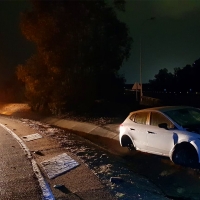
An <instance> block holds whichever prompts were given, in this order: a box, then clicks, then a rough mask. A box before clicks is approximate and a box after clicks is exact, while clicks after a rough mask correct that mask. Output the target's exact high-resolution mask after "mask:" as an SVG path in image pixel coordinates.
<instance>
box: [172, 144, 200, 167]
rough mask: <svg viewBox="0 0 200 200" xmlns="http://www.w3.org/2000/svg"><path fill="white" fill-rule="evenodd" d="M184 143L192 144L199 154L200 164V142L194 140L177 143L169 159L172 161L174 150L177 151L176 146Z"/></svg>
mask: <svg viewBox="0 0 200 200" xmlns="http://www.w3.org/2000/svg"><path fill="white" fill-rule="evenodd" d="M183 142H188V143H190V144H191V145H192V146H193V147H194V148H195V149H196V151H197V154H198V158H199V163H200V140H192V141H181V142H179V143H176V144H175V145H174V147H173V148H172V149H171V151H170V153H169V158H170V160H172V155H173V153H174V150H175V149H176V146H177V145H180V144H181V143H183Z"/></svg>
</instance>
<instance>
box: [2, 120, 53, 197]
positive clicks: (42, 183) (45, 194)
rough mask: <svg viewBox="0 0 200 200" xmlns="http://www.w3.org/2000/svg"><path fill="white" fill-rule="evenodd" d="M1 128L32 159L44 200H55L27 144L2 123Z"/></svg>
mask: <svg viewBox="0 0 200 200" xmlns="http://www.w3.org/2000/svg"><path fill="white" fill-rule="evenodd" d="M0 126H1V127H2V128H4V129H5V130H6V131H8V132H9V133H10V134H11V135H12V136H13V137H14V138H15V139H16V140H17V142H18V143H19V144H20V146H21V147H22V148H23V149H24V151H25V153H26V155H27V157H28V158H29V159H30V161H31V164H32V167H33V171H34V173H35V175H36V177H37V179H38V181H39V184H40V187H41V189H42V193H43V197H44V200H55V198H54V196H53V193H52V191H51V189H50V187H49V185H48V183H47V182H46V181H45V179H44V177H43V176H42V173H41V171H40V169H39V167H38V165H37V163H36V161H35V160H34V159H33V157H32V155H31V153H30V151H29V149H28V147H27V146H26V144H25V143H24V142H23V141H22V140H21V139H20V138H19V137H18V136H17V135H16V134H15V133H14V132H13V131H11V130H10V129H9V128H7V127H6V126H4V125H3V124H1V123H0Z"/></svg>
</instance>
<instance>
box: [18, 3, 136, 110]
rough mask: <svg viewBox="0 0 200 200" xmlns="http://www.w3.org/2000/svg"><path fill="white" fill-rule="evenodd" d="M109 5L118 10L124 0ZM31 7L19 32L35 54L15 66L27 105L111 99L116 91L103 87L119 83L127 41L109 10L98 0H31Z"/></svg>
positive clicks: (55, 106)
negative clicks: (22, 83)
mask: <svg viewBox="0 0 200 200" xmlns="http://www.w3.org/2000/svg"><path fill="white" fill-rule="evenodd" d="M114 3H115V4H114V5H115V6H116V7H117V8H119V9H121V10H123V5H124V0H115V2H114ZM32 5H33V7H32V10H31V11H27V12H25V13H23V14H22V18H21V19H22V20H21V30H22V33H23V35H24V36H25V37H26V39H27V40H29V41H31V42H33V43H34V44H35V46H36V49H37V53H36V55H34V56H32V57H31V58H30V59H29V60H28V61H27V62H26V63H25V64H23V65H20V66H18V68H17V75H18V78H19V79H20V80H22V81H23V82H24V83H25V85H26V96H27V98H28V100H29V101H30V104H31V106H32V107H33V108H35V109H37V108H38V107H40V106H41V105H48V107H49V108H50V110H51V111H52V112H53V113H58V112H60V111H61V109H62V108H72V107H73V106H74V107H76V108H77V107H78V106H79V105H82V106H86V105H90V104H91V102H93V101H94V100H95V99H96V98H104V99H109V98H111V97H112V98H115V97H116V94H117V95H118V93H112V95H110V93H109V92H108V91H113V90H114V91H120V88H121V87H122V84H121V85H120V87H119V83H122V82H123V80H124V79H123V78H121V77H119V76H118V73H117V72H118V70H119V69H120V67H121V65H122V63H123V61H124V59H127V58H128V57H129V52H130V46H131V41H132V40H131V38H130V37H129V35H128V29H127V27H126V25H125V24H124V23H122V22H120V21H119V20H118V19H117V17H116V14H115V12H114V10H113V8H111V7H109V6H108V5H107V4H106V3H105V1H104V0H99V1H76V0H74V1H72V0H66V1H38V0H32ZM110 77H112V78H111V79H110ZM118 79H119V81H117V80H118ZM110 80H113V81H112V82H111V81H110ZM117 88H118V89H117Z"/></svg>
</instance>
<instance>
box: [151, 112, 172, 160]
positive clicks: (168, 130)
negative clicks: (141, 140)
mask: <svg viewBox="0 0 200 200" xmlns="http://www.w3.org/2000/svg"><path fill="white" fill-rule="evenodd" d="M159 126H161V127H159ZM164 126H165V127H164ZM175 129H176V128H175V126H174V125H173V123H172V122H171V121H170V120H169V119H168V118H167V117H166V116H164V115H163V114H162V113H159V112H151V114H150V121H149V127H148V130H147V149H148V151H149V152H151V153H155V154H160V155H167V156H168V155H169V152H170V150H171V149H172V148H173V146H174V137H175V133H174V131H175Z"/></svg>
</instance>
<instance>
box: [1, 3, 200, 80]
mask: <svg viewBox="0 0 200 200" xmlns="http://www.w3.org/2000/svg"><path fill="white" fill-rule="evenodd" d="M28 5H29V4H28V3H27V2H26V1H23V0H15V1H8V0H6V1H2V0H1V1H0V26H1V29H0V70H1V73H0V78H1V79H2V78H3V77H6V76H5V74H6V75H7V73H8V71H10V69H13V72H14V69H15V67H16V66H17V65H18V64H20V63H24V61H25V60H26V59H27V58H29V57H30V55H31V52H32V51H31V44H30V43H29V42H27V41H26V40H25V39H24V38H23V36H22V35H21V33H20V29H19V13H20V12H22V11H23V10H25V9H27V8H28V7H29V6H28ZM118 16H119V18H120V19H121V20H122V21H124V22H126V23H127V26H128V27H129V29H130V35H131V36H132V38H133V40H134V42H133V44H132V50H131V56H130V58H129V60H128V61H127V62H125V63H124V65H123V67H122V69H121V70H120V72H121V73H122V74H124V76H125V78H126V80H127V83H134V82H139V71H140V70H139V66H140V56H139V55H140V54H139V52H140V45H139V44H140V42H139V41H140V36H141V38H142V63H143V65H142V81H143V83H144V82H148V81H149V79H153V78H154V75H155V74H157V73H158V71H159V69H162V68H167V69H168V70H169V71H170V72H173V69H174V68H176V67H180V68H183V67H185V65H186V64H192V63H193V62H194V61H195V60H197V59H198V58H200V37H199V35H200V34H199V33H200V1H199V0H127V4H126V12H125V13H119V14H118ZM151 17H155V20H148V19H149V18H151Z"/></svg>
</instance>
